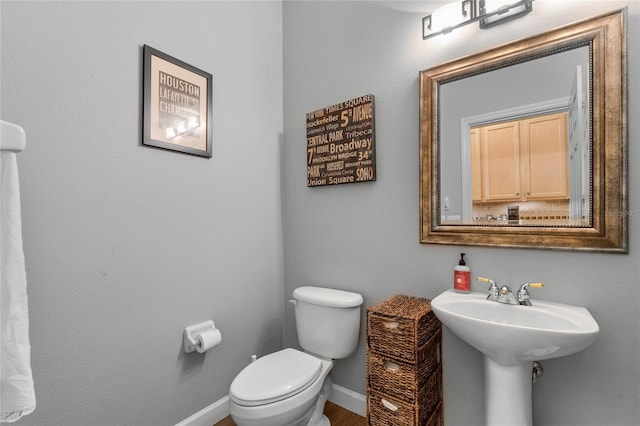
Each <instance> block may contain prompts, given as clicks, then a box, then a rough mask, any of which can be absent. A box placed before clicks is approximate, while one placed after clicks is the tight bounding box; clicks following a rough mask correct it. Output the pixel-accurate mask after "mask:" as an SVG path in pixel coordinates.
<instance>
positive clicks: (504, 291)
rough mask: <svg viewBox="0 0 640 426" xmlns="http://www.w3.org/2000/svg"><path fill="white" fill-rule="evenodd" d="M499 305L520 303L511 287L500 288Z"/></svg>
mask: <svg viewBox="0 0 640 426" xmlns="http://www.w3.org/2000/svg"><path fill="white" fill-rule="evenodd" d="M497 302H498V303H505V304H507V305H517V304H518V301H517V300H516V297H515V296H514V295H513V292H512V291H511V287H509V286H508V285H503V286H502V287H500V295H499V296H498V300H497Z"/></svg>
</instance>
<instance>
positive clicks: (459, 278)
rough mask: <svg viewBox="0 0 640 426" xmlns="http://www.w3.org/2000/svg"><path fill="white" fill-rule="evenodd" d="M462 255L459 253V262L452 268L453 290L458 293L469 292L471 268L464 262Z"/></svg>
mask: <svg viewBox="0 0 640 426" xmlns="http://www.w3.org/2000/svg"><path fill="white" fill-rule="evenodd" d="M464 256H465V254H464V253H460V262H458V265H457V266H456V267H455V268H453V289H454V290H455V291H457V292H458V293H470V292H471V268H469V267H468V266H467V264H466V263H465V261H464Z"/></svg>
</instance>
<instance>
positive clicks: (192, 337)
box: [182, 320, 216, 353]
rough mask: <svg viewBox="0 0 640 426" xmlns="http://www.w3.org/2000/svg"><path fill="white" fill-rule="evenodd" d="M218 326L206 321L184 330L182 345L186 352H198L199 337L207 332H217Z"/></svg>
mask: <svg viewBox="0 0 640 426" xmlns="http://www.w3.org/2000/svg"><path fill="white" fill-rule="evenodd" d="M215 328H216V326H215V324H214V323H213V321H212V320H209V321H204V322H201V323H198V324H194V325H190V326H187V327H185V328H184V333H183V335H182V343H183V346H184V351H185V352H186V353H191V352H194V351H195V350H196V344H197V340H196V339H197V337H198V336H199V335H200V334H202V333H203V332H205V331H209V330H215Z"/></svg>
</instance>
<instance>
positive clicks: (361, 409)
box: [329, 383, 367, 417]
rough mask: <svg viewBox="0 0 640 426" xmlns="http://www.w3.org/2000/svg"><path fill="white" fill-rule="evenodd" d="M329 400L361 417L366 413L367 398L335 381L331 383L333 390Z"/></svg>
mask: <svg viewBox="0 0 640 426" xmlns="http://www.w3.org/2000/svg"><path fill="white" fill-rule="evenodd" d="M329 401H331V402H333V403H334V404H336V405H339V406H341V407H342V408H346V409H347V410H349V411H353V412H354V413H356V414H358V415H360V416H362V417H366V415H367V398H366V397H365V396H364V395H362V394H359V393H357V392H354V391H352V390H349V389H347V388H343V387H342V386H340V385H336V384H335V383H334V384H333V391H332V392H331V395H330V396H329Z"/></svg>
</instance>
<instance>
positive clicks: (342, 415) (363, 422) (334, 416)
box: [213, 401, 367, 426]
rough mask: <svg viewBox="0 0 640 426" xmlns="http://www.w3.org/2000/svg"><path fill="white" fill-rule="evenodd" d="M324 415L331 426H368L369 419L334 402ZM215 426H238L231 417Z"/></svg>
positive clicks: (329, 405)
mask: <svg viewBox="0 0 640 426" xmlns="http://www.w3.org/2000/svg"><path fill="white" fill-rule="evenodd" d="M324 414H325V415H326V416H327V417H329V420H330V421H331V426H367V419H365V418H364V417H362V416H359V415H357V414H355V413H352V412H351V411H349V410H347V409H344V408H342V407H340V406H339V405H336V404H334V403H333V402H329V401H327V405H325V406H324ZM213 426H236V424H235V423H234V422H233V420H231V417H227V418H225V419H223V420H222V421H220V422H218V423H216V424H215V425H213Z"/></svg>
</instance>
